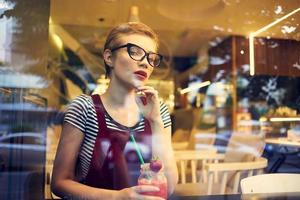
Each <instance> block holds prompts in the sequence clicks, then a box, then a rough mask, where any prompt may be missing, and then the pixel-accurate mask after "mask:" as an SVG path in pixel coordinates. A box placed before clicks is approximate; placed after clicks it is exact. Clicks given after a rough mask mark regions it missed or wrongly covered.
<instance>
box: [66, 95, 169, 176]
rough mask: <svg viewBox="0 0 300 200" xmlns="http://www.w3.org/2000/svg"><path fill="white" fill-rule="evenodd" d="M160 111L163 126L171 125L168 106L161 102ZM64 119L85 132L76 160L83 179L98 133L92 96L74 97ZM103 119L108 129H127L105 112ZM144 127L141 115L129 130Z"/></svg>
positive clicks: (136, 130) (141, 129)
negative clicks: (77, 159)
mask: <svg viewBox="0 0 300 200" xmlns="http://www.w3.org/2000/svg"><path fill="white" fill-rule="evenodd" d="M160 113H161V116H162V120H163V122H164V127H165V128H167V127H169V126H171V118H170V114H169V111H168V107H167V106H166V105H165V104H164V103H162V102H161V104H160ZM64 121H65V122H68V123H70V124H72V125H73V126H75V127H76V128H78V129H79V130H81V131H82V132H83V133H84V134H85V137H84V140H83V143H82V147H81V152H80V153H79V162H78V163H79V166H78V176H79V178H80V179H84V178H85V177H86V175H87V172H88V169H89V165H90V162H91V159H92V153H93V148H94V144H95V141H96V137H97V133H98V122H97V114H96V110H95V107H94V104H93V100H92V98H91V97H90V96H88V95H85V94H83V95H81V96H79V97H77V98H76V99H74V100H73V101H72V102H71V104H70V105H69V106H68V109H67V112H66V115H65V119H64ZM105 121H106V125H107V127H108V128H109V129H112V130H128V128H126V127H124V126H121V125H120V124H118V123H117V122H115V121H114V120H113V119H112V118H111V117H110V116H109V115H108V114H107V113H105ZM144 127H145V123H144V118H143V117H141V120H140V121H139V123H138V124H137V125H136V126H134V127H133V129H132V130H131V131H134V132H141V131H143V130H144Z"/></svg>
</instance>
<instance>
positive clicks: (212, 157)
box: [175, 151, 268, 196]
mask: <svg viewBox="0 0 300 200" xmlns="http://www.w3.org/2000/svg"><path fill="white" fill-rule="evenodd" d="M201 152H202V151H186V152H184V151H180V152H175V158H176V160H177V164H178V171H179V180H180V181H179V184H177V186H176V188H175V193H176V194H180V195H188V196H193V195H211V194H226V193H237V192H238V186H239V183H240V177H241V175H242V174H246V176H252V175H253V174H255V173H261V172H260V171H261V170H262V169H263V168H265V167H266V166H267V163H268V162H267V160H266V159H265V158H262V157H258V158H256V159H255V160H252V161H248V162H230V163H222V160H224V154H217V153H212V152H210V153H209V152H206V153H204V152H202V153H201ZM231 182H233V183H232V184H231ZM229 183H230V184H229Z"/></svg>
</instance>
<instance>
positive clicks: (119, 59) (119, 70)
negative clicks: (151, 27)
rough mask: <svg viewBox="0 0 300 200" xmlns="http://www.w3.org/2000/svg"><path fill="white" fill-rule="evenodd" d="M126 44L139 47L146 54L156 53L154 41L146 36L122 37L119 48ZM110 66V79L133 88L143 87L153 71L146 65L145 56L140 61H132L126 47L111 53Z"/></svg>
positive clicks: (132, 35)
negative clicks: (111, 66) (111, 68)
mask: <svg viewBox="0 0 300 200" xmlns="http://www.w3.org/2000/svg"><path fill="white" fill-rule="evenodd" d="M128 43H131V44H133V45H137V46H138V47H141V48H142V49H144V50H145V52H147V53H149V52H154V53H156V51H157V46H156V43H155V41H154V40H153V39H151V38H150V37H148V36H144V35H139V34H131V35H126V36H122V37H121V38H120V42H119V44H120V45H119V46H122V45H126V44H128ZM112 65H113V70H112V71H111V72H112V73H111V78H112V79H118V80H119V81H120V82H121V83H122V84H125V85H127V86H129V87H133V88H137V87H139V86H142V85H145V83H146V82H147V80H148V79H149V76H150V75H151V73H152V71H153V67H152V66H151V65H150V64H149V63H148V60H147V57H146V56H145V57H144V59H142V60H141V61H137V60H134V59H133V58H131V57H130V56H129V54H128V51H127V47H124V48H120V49H118V50H116V51H114V52H113V56H112Z"/></svg>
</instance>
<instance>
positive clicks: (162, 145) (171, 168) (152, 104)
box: [136, 86, 178, 194]
mask: <svg viewBox="0 0 300 200" xmlns="http://www.w3.org/2000/svg"><path fill="white" fill-rule="evenodd" d="M138 90H139V91H142V92H144V93H145V95H146V97H145V98H146V103H143V102H142V100H141V99H140V98H136V102H137V104H138V106H139V108H140V112H141V113H142V114H143V115H144V117H145V118H146V119H148V120H149V122H150V126H151V131H152V155H153V156H158V157H159V158H160V160H161V161H162V162H163V164H164V169H165V173H166V176H167V180H168V191H169V194H171V193H172V192H173V191H174V188H175V185H176V184H177V182H178V171H177V166H176V160H175V157H174V152H173V148H172V142H171V141H172V140H171V127H170V126H169V127H166V128H164V123H163V120H162V116H161V113H160V103H159V98H158V92H157V91H156V90H155V89H154V88H153V87H150V86H141V87H139V88H138Z"/></svg>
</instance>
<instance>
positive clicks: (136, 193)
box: [115, 185, 164, 200]
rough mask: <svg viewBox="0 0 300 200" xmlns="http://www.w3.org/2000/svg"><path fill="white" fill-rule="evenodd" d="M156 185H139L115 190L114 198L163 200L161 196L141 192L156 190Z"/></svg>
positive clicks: (117, 199) (122, 199) (124, 199)
mask: <svg viewBox="0 0 300 200" xmlns="http://www.w3.org/2000/svg"><path fill="white" fill-rule="evenodd" d="M157 191H159V188H158V187H155V186H151V185H139V186H133V187H130V188H125V189H122V190H120V191H118V192H117V195H116V198H115V199H116V200H133V199H134V200H164V199H163V198H161V197H156V196H149V195H143V194H142V193H143V192H157Z"/></svg>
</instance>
